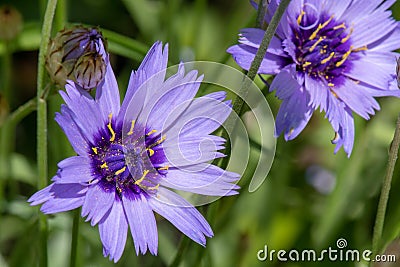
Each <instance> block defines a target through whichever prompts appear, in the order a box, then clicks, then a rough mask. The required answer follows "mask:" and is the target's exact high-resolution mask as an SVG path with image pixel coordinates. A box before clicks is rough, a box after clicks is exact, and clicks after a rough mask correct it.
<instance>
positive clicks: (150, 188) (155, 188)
mask: <svg viewBox="0 0 400 267" xmlns="http://www.w3.org/2000/svg"><path fill="white" fill-rule="evenodd" d="M159 186H160V184H157V185H156V186H152V187H148V188H147V190H157V189H158V187H159Z"/></svg>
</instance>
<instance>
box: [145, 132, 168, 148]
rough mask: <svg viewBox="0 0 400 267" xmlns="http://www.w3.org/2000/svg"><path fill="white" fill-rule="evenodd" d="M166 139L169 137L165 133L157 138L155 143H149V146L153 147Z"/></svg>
mask: <svg viewBox="0 0 400 267" xmlns="http://www.w3.org/2000/svg"><path fill="white" fill-rule="evenodd" d="M165 139H167V137H166V136H165V135H163V136H162V137H161V138H160V139H159V140H157V141H156V142H154V143H153V144H151V145H149V148H152V147H155V146H157V145H159V144H161V143H162V142H164V141H165Z"/></svg>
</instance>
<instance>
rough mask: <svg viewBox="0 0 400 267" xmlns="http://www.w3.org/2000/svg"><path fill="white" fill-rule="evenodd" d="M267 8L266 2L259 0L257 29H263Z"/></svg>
mask: <svg viewBox="0 0 400 267" xmlns="http://www.w3.org/2000/svg"><path fill="white" fill-rule="evenodd" d="M267 6H268V3H267V0H261V1H260V2H259V3H258V9H257V20H256V27H257V28H263V25H264V18H265V13H266V11H267Z"/></svg>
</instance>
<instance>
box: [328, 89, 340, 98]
mask: <svg viewBox="0 0 400 267" xmlns="http://www.w3.org/2000/svg"><path fill="white" fill-rule="evenodd" d="M329 91H331V93H332V95H333V96H334V97H336V98H337V99H339V97H338V95H337V94H336V93H335V92H334V91H333V90H332V89H331V88H329Z"/></svg>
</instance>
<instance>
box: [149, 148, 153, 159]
mask: <svg viewBox="0 0 400 267" xmlns="http://www.w3.org/2000/svg"><path fill="white" fill-rule="evenodd" d="M147 151H149V156H150V157H151V156H153V155H154V150H153V149H151V148H148V149H147Z"/></svg>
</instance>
